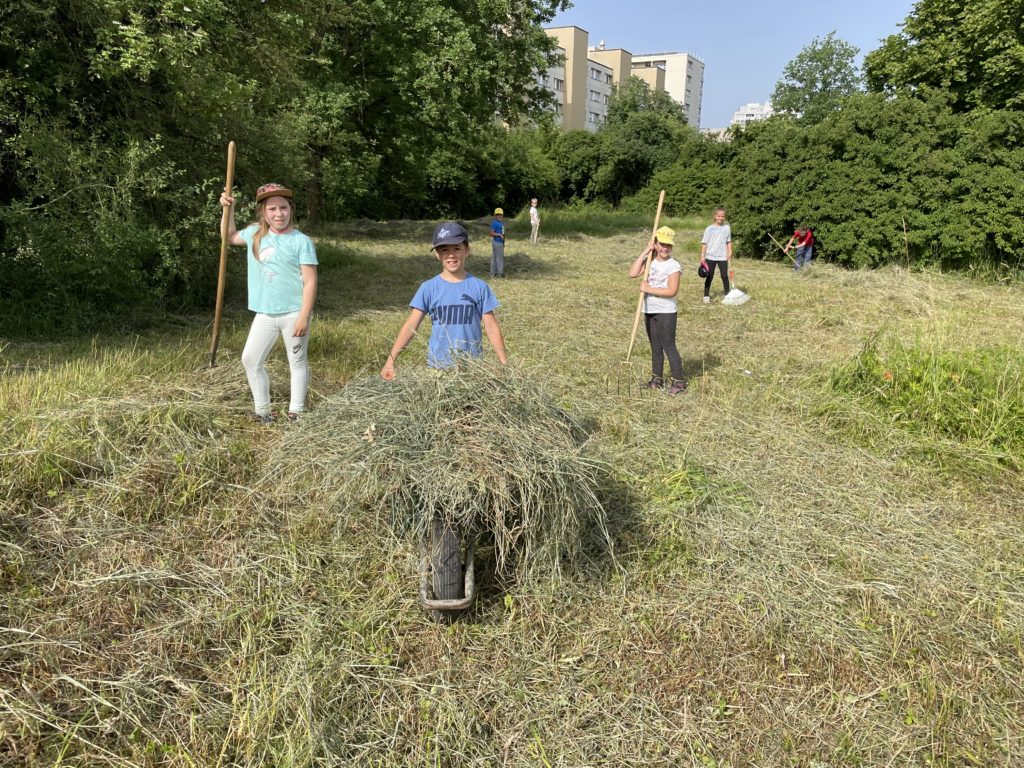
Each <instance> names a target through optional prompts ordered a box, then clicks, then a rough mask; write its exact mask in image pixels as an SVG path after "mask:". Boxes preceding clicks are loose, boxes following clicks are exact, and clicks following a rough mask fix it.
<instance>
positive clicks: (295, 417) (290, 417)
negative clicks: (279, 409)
mask: <svg viewBox="0 0 1024 768" xmlns="http://www.w3.org/2000/svg"><path fill="white" fill-rule="evenodd" d="M301 418H302V414H301V413H296V412H295V411H288V421H298V420H299V419H301Z"/></svg>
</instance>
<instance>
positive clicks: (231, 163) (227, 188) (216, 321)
mask: <svg viewBox="0 0 1024 768" xmlns="http://www.w3.org/2000/svg"><path fill="white" fill-rule="evenodd" d="M226 176H227V180H226V182H225V184H224V193H225V194H227V195H230V194H231V187H232V186H233V185H234V180H235V142H233V141H229V142H228V168H227V174H226ZM229 216H231V209H230V208H225V209H224V210H223V212H222V213H221V215H220V270H219V272H218V273H217V304H216V308H215V309H214V311H213V338H211V339H210V367H211V368H213V367H214V366H215V365H217V344H218V343H219V342H220V315H221V310H222V309H223V307H224V282H225V278H226V277H227V272H228V217H229Z"/></svg>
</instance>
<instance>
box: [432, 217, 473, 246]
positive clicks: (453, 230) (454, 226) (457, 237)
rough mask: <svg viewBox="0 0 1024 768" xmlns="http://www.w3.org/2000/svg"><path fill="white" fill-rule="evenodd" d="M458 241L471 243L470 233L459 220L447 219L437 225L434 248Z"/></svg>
mask: <svg viewBox="0 0 1024 768" xmlns="http://www.w3.org/2000/svg"><path fill="white" fill-rule="evenodd" d="M457 243H465V244H466V245H469V233H468V232H467V231H466V228H465V227H464V226H462V225H461V224H459V222H457V221H446V222H444V223H443V224H438V225H437V229H435V230H434V245H433V247H434V248H437V246H439V245H455V244H457Z"/></svg>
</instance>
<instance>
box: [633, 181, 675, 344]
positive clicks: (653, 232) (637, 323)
mask: <svg viewBox="0 0 1024 768" xmlns="http://www.w3.org/2000/svg"><path fill="white" fill-rule="evenodd" d="M664 203H665V190H664V189H663V190H661V194H660V195H658V210H657V212H656V213H655V214H654V228H653V229H652V230H651V240H653V239H654V236H655V235H656V234H657V232H658V224H659V223H660V222H661V206H662V205H664ZM653 258H654V254H653V253H648V254H647V262H646V263H645V264H644V278H643V282H644V283H646V282H647V277H648V276H649V275H650V274H651V259H653ZM642 284H643V283H641V285H642ZM643 308H644V292H643V291H640V299H639V300H638V301H637V303H636V316H635V317H634V318H633V332H632V333H631V334H630V335H629V348H628V349H627V350H626V362H627V363H628V362H629V356H630V355H631V354H633V343H634V342H635V341H636V329H637V328H639V327H640V313H641V312H642V311H643Z"/></svg>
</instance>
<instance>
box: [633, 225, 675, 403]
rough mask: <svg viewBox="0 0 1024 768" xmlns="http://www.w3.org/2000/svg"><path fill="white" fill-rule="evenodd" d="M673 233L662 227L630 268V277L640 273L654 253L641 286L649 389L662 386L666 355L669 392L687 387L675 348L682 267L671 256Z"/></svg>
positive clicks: (673, 242) (638, 275)
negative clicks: (669, 383)
mask: <svg viewBox="0 0 1024 768" xmlns="http://www.w3.org/2000/svg"><path fill="white" fill-rule="evenodd" d="M675 236H676V233H675V231H673V230H672V229H671V228H669V227H661V228H660V229H658V231H657V232H655V234H654V238H653V239H652V240H651V242H650V244H649V245H648V246H647V248H645V249H644V251H643V252H642V253H641V254H640V255H639V256H637V257H636V260H635V261H634V262H633V265H632V266H631V267H630V268H629V276H630V277H641V276H642V275H643V274H644V267H645V266H646V264H647V257H648V255H652V254H653V258H652V260H651V267H650V270H649V272H648V274H647V280H645V281H644V283H643V284H642V285H641V286H640V291H641V292H642V293H644V294H645V295H644V327H645V328H646V329H647V338H648V339H649V340H650V342H651V380H650V381H649V382H647V388H648V389H661V388H662V387H664V379H663V373H664V370H665V358H666V357H667V358H668V366H669V373H670V374H671V376H672V385H671V386H670V387H669V390H668V391H669V394H671V395H678V394H679V393H680V392H682V391H684V390H685V389H686V382H685V381H684V380H683V363H682V360H681V359H680V358H679V350H678V349H676V319H677V309H676V300H675V296H676V294H677V293H679V275H680V274H681V273H682V267H681V266H680V265H679V262H678V261H676V260H675V259H673V258H672V246H673V245H674V244H675Z"/></svg>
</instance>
